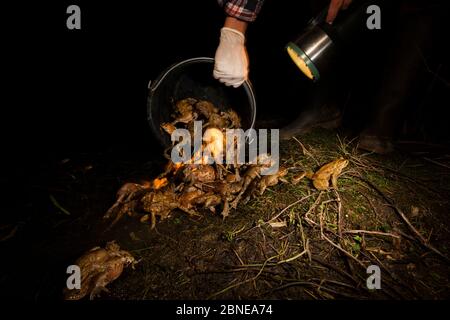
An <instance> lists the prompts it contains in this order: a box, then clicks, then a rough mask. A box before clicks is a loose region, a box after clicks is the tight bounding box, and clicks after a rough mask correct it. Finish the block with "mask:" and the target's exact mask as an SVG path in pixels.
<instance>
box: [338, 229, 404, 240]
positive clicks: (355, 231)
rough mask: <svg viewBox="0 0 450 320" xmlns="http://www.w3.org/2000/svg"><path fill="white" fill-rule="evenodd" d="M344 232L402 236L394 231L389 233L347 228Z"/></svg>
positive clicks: (393, 236) (398, 237)
mask: <svg viewBox="0 0 450 320" xmlns="http://www.w3.org/2000/svg"><path fill="white" fill-rule="evenodd" d="M344 233H354V234H355V233H356V234H358V233H365V234H373V235H380V236H387V237H392V238H397V239H400V238H401V237H400V236H399V235H397V234H393V233H387V232H381V231H368V230H345V231H344Z"/></svg>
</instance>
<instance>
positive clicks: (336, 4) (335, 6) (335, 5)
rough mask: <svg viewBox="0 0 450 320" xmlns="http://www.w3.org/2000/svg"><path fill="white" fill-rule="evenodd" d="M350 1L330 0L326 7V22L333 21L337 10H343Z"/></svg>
mask: <svg viewBox="0 0 450 320" xmlns="http://www.w3.org/2000/svg"><path fill="white" fill-rule="evenodd" d="M350 3H352V0H331V2H330V6H329V7H328V14H327V18H326V21H327V22H328V23H330V24H331V23H333V21H334V19H336V17H337V15H338V12H339V11H340V10H342V9H343V10H345V9H347V8H348V6H349V5H350Z"/></svg>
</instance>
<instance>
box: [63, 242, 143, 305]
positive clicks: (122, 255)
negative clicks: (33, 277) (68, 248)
mask: <svg viewBox="0 0 450 320" xmlns="http://www.w3.org/2000/svg"><path fill="white" fill-rule="evenodd" d="M136 263H137V261H136V260H135V259H134V257H133V256H132V255H131V254H130V253H129V252H128V251H125V250H120V247H119V245H118V244H117V243H116V242H115V241H111V242H108V243H107V244H106V247H105V248H100V247H95V248H92V249H91V250H89V251H88V252H86V253H85V254H84V255H82V256H81V257H80V258H79V259H78V260H77V261H76V262H75V264H76V265H77V266H78V267H79V268H80V271H81V288H80V289H72V290H70V289H68V288H65V289H64V291H63V293H64V299H66V300H80V299H82V298H84V297H85V296H86V295H88V294H89V298H90V299H91V300H92V299H94V297H95V296H97V295H98V294H99V293H100V292H102V291H106V292H108V289H107V288H106V286H107V285H108V284H109V283H111V282H112V281H114V280H116V279H117V278H118V277H119V276H120V275H121V274H122V271H123V269H124V266H128V265H131V267H132V268H133V269H134V265H135V264H136Z"/></svg>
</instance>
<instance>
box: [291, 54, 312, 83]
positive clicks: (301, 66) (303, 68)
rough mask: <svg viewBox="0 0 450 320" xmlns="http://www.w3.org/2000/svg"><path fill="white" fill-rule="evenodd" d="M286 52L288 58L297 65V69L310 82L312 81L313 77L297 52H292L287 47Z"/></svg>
mask: <svg viewBox="0 0 450 320" xmlns="http://www.w3.org/2000/svg"><path fill="white" fill-rule="evenodd" d="M287 52H288V54H289V56H290V57H291V59H292V61H294V63H295V64H296V65H297V67H298V68H299V69H300V70H301V71H302V72H303V73H304V74H305V75H306V76H307V77H308V78H309V79H311V80H313V79H314V76H313V74H312V72H311V70H310V69H309V68H308V66H307V65H306V63H305V60H303V59H302V58H301V57H300V56H299V55H298V54H297V52H295V51H294V49H292V48H291V47H287Z"/></svg>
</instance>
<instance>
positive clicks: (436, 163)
mask: <svg viewBox="0 0 450 320" xmlns="http://www.w3.org/2000/svg"><path fill="white" fill-rule="evenodd" d="M423 159H424V160H426V161H428V162H431V163H433V164H435V165H437V166H441V167H444V168H447V169H450V167H449V166H447V165H445V164H443V163H440V162H437V161H435V160H433V159H430V158H426V157H424V158H423Z"/></svg>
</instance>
